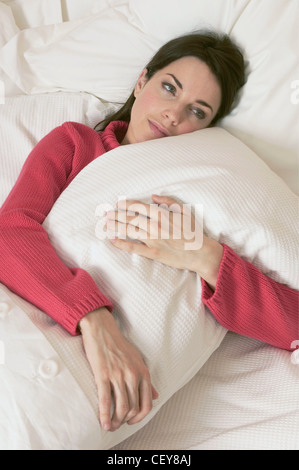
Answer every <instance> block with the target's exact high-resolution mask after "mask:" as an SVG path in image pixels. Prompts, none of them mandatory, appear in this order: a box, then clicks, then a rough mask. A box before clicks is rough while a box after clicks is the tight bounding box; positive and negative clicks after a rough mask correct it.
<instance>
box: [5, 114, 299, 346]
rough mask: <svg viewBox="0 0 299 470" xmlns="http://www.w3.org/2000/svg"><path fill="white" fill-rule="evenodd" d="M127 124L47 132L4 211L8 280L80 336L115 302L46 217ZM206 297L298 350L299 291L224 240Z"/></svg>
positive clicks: (239, 329)
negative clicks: (56, 237) (88, 321)
mask: <svg viewBox="0 0 299 470" xmlns="http://www.w3.org/2000/svg"><path fill="white" fill-rule="evenodd" d="M126 129H127V123H125V122H120V121H118V122H113V123H111V124H110V125H109V126H108V127H107V128H106V129H105V131H103V132H101V133H97V132H95V131H94V130H92V129H90V128H89V127H87V126H84V125H82V124H77V123H65V124H63V125H62V126H60V127H58V128H56V129H54V130H53V131H52V132H50V133H49V134H48V135H47V136H46V137H44V138H43V139H42V140H41V141H40V142H39V143H38V144H37V145H36V147H35V148H34V149H33V151H32V152H31V153H30V155H29V157H28V158H27V160H26V162H25V164H24V166H23V168H22V171H21V173H20V176H19V178H18V180H17V182H16V184H15V186H14V188H13V189H12V191H11V193H10V194H9V196H8V198H7V199H6V201H5V203H4V204H3V206H2V207H1V209H0V282H2V283H3V284H5V285H6V286H7V287H8V288H9V289H11V290H12V291H13V292H15V293H16V294H18V295H20V296H21V297H23V298H25V299H26V300H28V301H29V302H31V303H33V304H34V305H36V306H37V307H39V308H40V309H41V310H43V311H44V312H46V313H47V314H48V315H49V316H50V317H52V318H53V319H54V320H55V321H56V322H58V323H60V324H61V325H62V326H63V327H64V328H65V329H66V330H68V331H69V332H70V333H71V334H76V329H77V324H78V322H79V320H80V319H81V318H82V317H83V316H84V315H86V314H87V313H88V312H90V311H92V310H95V309H97V308H99V307H102V306H106V307H108V308H109V309H110V310H112V304H111V302H110V301H109V300H108V299H107V298H106V297H105V296H104V295H103V294H102V293H101V292H100V290H99V289H98V287H97V285H96V284H95V282H94V281H93V279H92V278H91V276H90V275H89V274H88V273H87V272H86V271H84V270H82V269H77V268H76V269H75V268H73V269H72V268H68V267H66V266H65V265H64V264H63V262H62V261H61V259H60V258H59V257H58V256H57V254H56V252H55V251H54V249H53V247H52V245H51V244H50V242H49V240H48V237H47V233H46V232H45V230H44V229H43V227H42V223H43V221H44V219H45V218H46V216H47V214H48V213H49V211H50V209H51V208H52V206H53V204H54V202H55V201H56V199H57V198H58V197H59V195H60V194H61V193H62V191H64V189H65V188H66V187H67V186H68V185H69V184H70V182H71V181H72V180H73V179H74V177H75V176H76V175H77V174H78V173H79V172H80V171H81V170H82V169H83V168H84V167H85V166H86V165H87V164H88V163H90V162H91V161H93V160H94V159H95V158H97V157H98V156H100V155H103V154H104V153H106V152H108V151H109V150H112V149H113V148H115V147H118V146H119V142H120V141H121V140H122V138H123V136H124V134H125V132H126ZM202 287H203V292H202V300H203V302H204V304H205V305H206V306H207V307H208V308H209V310H210V311H211V313H212V314H213V315H214V317H215V318H216V319H217V320H218V321H219V323H220V324H222V325H223V326H224V327H225V328H227V329H228V330H231V331H234V332H236V333H240V334H242V335H245V336H249V337H253V338H256V339H259V340H262V341H264V342H267V343H269V344H272V345H274V346H276V347H279V348H282V349H288V350H292V349H295V346H296V345H294V344H293V345H292V342H295V341H297V340H298V339H299V322H298V316H299V315H298V308H299V300H298V299H299V297H298V292H297V291H296V290H293V289H290V288H288V287H286V286H284V285H281V284H278V283H276V282H274V281H273V280H272V279H270V278H269V277H267V276H265V275H264V274H262V273H261V272H260V271H259V270H258V269H257V268H256V267H254V266H253V265H251V264H250V263H248V262H246V261H244V260H242V259H241V258H240V257H239V256H238V255H236V253H234V252H233V251H232V250H231V249H230V248H229V247H228V246H226V245H224V255H223V258H222V262H221V266H220V271H219V276H218V279H217V287H216V290H215V292H213V291H211V290H210V288H209V287H208V285H207V284H206V283H205V281H202Z"/></svg>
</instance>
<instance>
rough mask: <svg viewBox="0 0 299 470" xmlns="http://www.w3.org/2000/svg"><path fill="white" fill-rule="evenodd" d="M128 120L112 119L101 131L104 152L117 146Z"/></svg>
mask: <svg viewBox="0 0 299 470" xmlns="http://www.w3.org/2000/svg"><path fill="white" fill-rule="evenodd" d="M128 125H129V123H128V122H125V121H112V122H110V124H108V126H107V127H106V129H104V130H103V131H102V132H101V138H102V142H103V145H104V147H105V150H106V152H108V151H109V150H112V149H115V148H116V147H119V146H120V144H121V142H122V140H123V138H124V137H125V135H126V132H127V129H128Z"/></svg>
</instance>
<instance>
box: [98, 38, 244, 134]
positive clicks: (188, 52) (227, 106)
mask: <svg viewBox="0 0 299 470" xmlns="http://www.w3.org/2000/svg"><path fill="white" fill-rule="evenodd" d="M187 56H192V57H197V58H198V59H200V60H201V61H203V62H205V63H206V64H207V65H208V67H209V68H210V70H211V72H212V73H213V74H214V76H215V77H216V79H217V81H218V83H219V85H220V88H221V104H220V107H219V110H218V113H217V115H216V116H215V117H214V119H213V121H212V122H211V124H210V126H213V125H214V124H215V122H216V121H218V120H219V119H221V118H223V117H224V116H226V115H227V114H228V113H229V112H230V111H231V109H232V107H233V105H234V103H235V100H236V98H237V94H238V91H239V90H240V88H241V87H242V86H243V85H244V83H245V81H246V79H245V63H244V58H243V54H242V52H241V50H240V48H239V47H238V46H237V45H236V44H235V43H234V42H233V41H232V40H231V39H230V37H229V36H228V35H227V34H220V33H216V32H213V31H209V32H201V33H200V32H199V33H198V32H195V33H191V34H187V35H184V36H180V37H178V38H175V39H172V40H171V41H169V42H167V43H166V44H164V46H162V47H161V48H160V49H159V50H158V51H157V52H156V54H155V55H154V56H153V58H152V59H151V60H150V62H149V63H148V64H147V65H146V66H145V68H146V69H147V73H146V76H145V78H146V79H147V80H150V79H151V77H153V75H155V73H156V72H157V71H158V70H161V69H163V68H164V67H166V66H167V65H169V64H170V63H171V62H174V61H175V60H178V59H181V58H182V57H187ZM134 101H135V96H134V90H133V92H132V93H131V95H130V96H129V98H128V99H127V101H126V103H125V104H124V105H123V106H122V107H121V108H120V109H119V110H118V111H116V112H115V113H113V114H112V115H110V116H108V117H106V118H105V119H104V120H103V121H101V122H99V123H98V124H97V125H96V126H95V129H96V128H97V127H98V126H100V125H101V130H103V129H105V128H106V127H107V126H108V124H109V123H110V122H112V121H126V122H130V119H131V110H132V106H133V104H134Z"/></svg>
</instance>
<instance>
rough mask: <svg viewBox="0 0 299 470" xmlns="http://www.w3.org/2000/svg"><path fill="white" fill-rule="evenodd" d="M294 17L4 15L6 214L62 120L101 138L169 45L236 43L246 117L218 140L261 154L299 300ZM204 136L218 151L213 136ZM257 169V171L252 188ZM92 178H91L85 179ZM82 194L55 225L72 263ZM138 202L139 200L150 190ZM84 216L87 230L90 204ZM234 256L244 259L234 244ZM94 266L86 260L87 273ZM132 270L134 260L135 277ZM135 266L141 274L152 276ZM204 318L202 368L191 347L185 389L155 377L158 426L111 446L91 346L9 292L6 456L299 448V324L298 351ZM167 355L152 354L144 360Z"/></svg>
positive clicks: (52, 11) (235, 1)
mask: <svg viewBox="0 0 299 470" xmlns="http://www.w3.org/2000/svg"><path fill="white" fill-rule="evenodd" d="M298 19H299V4H298V2H297V0H288V2H286V1H285V0H213V1H212V2H211V1H210V0H209V1H208V0H186V1H185V2H183V3H182V2H180V1H179V0H163V2H161V1H160V0H151V2H147V1H145V0H86V1H85V2H80V1H79V0H52V1H51V2H49V1H47V0H39V2H36V1H34V0H26V1H25V0H6V1H2V2H0V122H1V126H0V168H1V171H0V203H1V204H2V203H3V201H4V200H5V198H6V196H7V195H8V193H9V191H10V189H11V188H12V186H13V184H14V182H15V181H16V179H17V176H18V174H19V172H20V170H21V167H22V165H23V163H24V161H25V159H26V157H27V155H28V154H29V152H30V150H31V149H32V148H33V147H34V145H35V144H36V143H37V142H38V141H39V140H40V139H41V138H42V137H43V136H44V135H46V134H47V133H48V132H49V131H50V130H52V129H53V128H54V127H56V126H58V125H60V124H62V123H64V122H66V121H74V122H80V123H83V124H85V125H87V126H90V127H92V128H93V127H94V126H95V125H96V124H97V123H98V122H99V121H100V120H101V119H102V118H103V117H104V116H106V115H107V114H108V113H110V112H111V111H113V110H115V109H118V107H119V105H120V103H122V102H123V101H124V100H125V99H126V97H127V96H128V94H130V90H131V89H132V87H133V86H134V83H135V80H136V77H137V76H138V73H139V72H140V71H141V70H142V68H143V67H144V65H145V63H146V62H147V61H148V60H149V58H150V57H151V56H152V54H153V53H154V52H155V50H156V49H157V48H158V47H159V46H160V45H162V44H163V43H164V42H166V41H167V40H169V39H171V38H172V37H175V36H178V35H180V34H183V33H185V32H188V31H192V30H197V29H203V28H213V29H216V30H221V31H225V32H226V33H228V34H229V35H230V36H231V37H232V38H233V39H235V40H237V41H238V43H239V44H240V45H241V47H242V48H243V50H244V52H245V58H246V60H247V62H248V80H247V83H246V85H245V87H244V89H243V90H242V94H241V96H240V100H239V102H238V104H237V106H236V108H235V109H234V110H233V112H232V113H231V114H230V115H229V116H227V117H226V118H225V119H223V120H222V121H221V122H220V123H219V125H218V126H217V129H215V131H212V132H216V133H217V134H213V136H214V135H216V136H217V138H219V139H220V140H221V139H222V135H225V136H227V138H228V139H229V142H228V144H227V145H228V146H229V145H230V142H231V141H232V142H234V145H235V146H236V147H235V153H240V152H241V153H242V152H244V154H246V155H247V153H248V155H249V156H251V155H256V161H257V163H256V164H257V165H260V166H258V168H259V169H260V170H258V171H260V172H261V174H262V173H263V172H265V174H267V177H268V175H270V176H269V178H270V179H271V191H272V192H271V193H270V192H269V193H266V192H265V196H264V197H269V195H270V197H271V198H272V202H273V204H272V206H269V207H271V211H272V212H270V209H269V208H268V209H269V210H268V211H267V210H266V208H265V207H264V211H265V214H264V216H265V220H267V221H268V220H269V223H270V224H271V223H272V222H271V221H272V220H274V219H275V217H276V218H277V220H278V218H279V220H280V221H283V222H282V223H281V225H284V229H281V226H280V230H279V234H275V230H273V233H272V232H271V233H272V235H273V236H274V237H275V236H276V235H277V236H281V238H280V239H279V240H278V242H277V243H281V245H280V246H281V249H282V250H283V249H284V245H286V243H285V241H284V240H285V239H288V240H289V239H290V235H289V234H291V236H293V235H294V242H293V245H292V246H291V252H288V253H287V255H286V256H288V257H289V258H288V260H289V262H288V269H289V268H290V273H291V274H290V282H291V283H292V287H295V288H298V264H297V260H298V256H299V255H298V241H297V240H298V238H296V236H297V237H298V222H299V212H298V194H299V173H298V168H299V167H298V157H299V141H298V128H299V122H298V109H299V108H298V106H299V67H298V56H299V43H298V34H297V24H298V21H297V20H298ZM108 46H109V47H108ZM200 132H201V131H200ZM203 132H204V131H203ZM202 136H203V137H202V139H207V140H208V139H209V138H210V137H209V136H210V134H207V133H206V134H204V133H203V134H202ZM231 139H232V140H231ZM162 140H164V139H162ZM239 145H240V146H241V147H239ZM243 145H244V147H242V146H243ZM245 146H246V149H245ZM138 151H139V148H138ZM216 151H218V152H219V150H217V149H216V147H215V152H216ZM158 153H159V152H158V151H157V154H158ZM112 158H114V159H115V161H116V162H118V161H119V158H121V157H120V156H119V155H118V154H117V153H115V154H114V155H113V157H112ZM178 158H179V157H178ZM254 158H255V157H253V159H254ZM158 164H159V162H158ZM242 168H243V167H242ZM242 168H241V170H240V181H242V177H243V176H242V171H243V170H244V168H243V170H242ZM246 168H247V167H246ZM255 168H257V167H252V169H251V170H250V171H251V173H250V172H249V173H250V174H252V175H254V171H255ZM108 170H109V168H108ZM108 170H107V171H108ZM91 173H93V171H89V173H88V171H86V172H85V173H84V174H83V176H82V178H84V177H85V178H87V177H88V175H89V177H90V176H91V175H90V174H91ZM243 173H244V171H243ZM249 173H248V174H249ZM248 174H247V175H246V177H248ZM256 177H257V178H258V176H257V175H256ZM186 180H187V181H188V175H187V176H186ZM267 181H268V180H267ZM130 184H132V185H134V181H133V180H132V181H131V183H130ZM157 184H158V183H157ZM159 184H161V185H162V184H163V181H161V182H160V183H159ZM169 184H172V185H174V184H175V183H174V182H173V181H171V182H170V183H169ZM240 184H241V183H240ZM78 185H79V183H77V186H78ZM269 185H270V183H269ZM94 187H95V188H96V185H95V186H94ZM265 187H267V185H266V184H265ZM269 187H270V186H269ZM273 187H274V188H277V193H278V194H279V196H278V195H275V193H274V192H273ZM180 189H181V190H182V191H183V188H180ZM75 190H76V187H75V186H74V187H73V189H71V190H70V191H69V192H67V193H66V195H65V198H64V199H62V202H60V203H59V204H60V206H59V205H58V206H57V208H56V211H54V214H53V216H51V217H53V218H52V221H53V225H55V226H56V227H57V226H58V225H59V224H60V225H59V228H60V230H59V233H58V231H57V230H56V232H55V230H53V231H52V232H51V217H50V219H49V222H48V224H49V227H50V228H49V230H50V232H49V233H51V236H52V237H53V241H54V243H57V244H56V248H57V250H58V251H59V250H60V252H61V256H62V257H63V256H66V261H67V260H68V258H67V257H68V256H72V255H73V254H72V251H76V250H77V253H79V251H80V250H79V249H78V248H76V246H77V247H78V246H79V245H78V244H77V245H76V243H77V241H76V240H78V239H77V238H75V236H74V239H73V243H72V244H67V243H65V242H63V235H64V237H65V239H69V236H70V233H71V232H70V228H69V227H70V225H71V222H72V220H73V219H74V217H73V218H72V217H71V215H70V216H69V222H70V224H67V223H66V221H65V217H64V212H63V211H62V209H61V207H62V205H63V204H66V203H67V202H70V201H72V200H73V195H74V192H72V191H75ZM108 190H109V188H107V191H108ZM136 191H137V193H138V194H139V195H140V194H141V193H142V188H141V187H136ZM240 191H241V190H240ZM265 191H266V190H265ZM269 191H270V189H269ZM109 194H110V193H109V192H107V200H108V199H109V197H110V196H109ZM111 197H112V196H111ZM284 197H285V199H284ZM224 199H225V198H224ZM285 201H291V202H290V204H291V205H292V208H293V209H295V216H294V217H293V216H292V219H293V220H292V222H291V225H292V227H291V229H290V231H289V232H288V227H287V225H288V223H289V222H288V221H286V222H284V221H285V219H283V217H287V216H288V214H289V213H290V214H291V212H288V211H289V209H287V207H286V205H288V207H289V204H288V203H287V202H285ZM89 202H90V201H89V200H88V201H87V203H89ZM222 203H223V201H222ZM278 207H280V212H279V211H278ZM281 207H285V211H283V210H281ZM75 209H76V210H78V211H80V210H81V209H80V207H79V208H78V207H75V208H73V209H72V210H73V211H74V210H75ZM259 210H260V211H262V210H263V208H260V209H259ZM82 211H83V212H82V217H79V219H80V220H81V221H82V220H83V219H84V207H83V206H82ZM266 212H267V213H266ZM283 212H285V213H284V214H283ZM70 214H71V212H70ZM73 214H75V212H73ZM79 214H81V213H80V212H79ZM280 214H281V215H280ZM262 215H263V214H262ZM290 217H291V216H290ZM71 219H72V220H71ZM53 225H52V226H53ZM274 226H275V224H274ZM248 230H249V229H248ZM265 230H266V229H265ZM72 234H73V232H72ZM272 235H271V236H272ZM248 236H249V235H248ZM266 236H268V235H267V234H266ZM55 237H56V238H55ZM58 239H59V240H58ZM275 240H276V238H275ZM81 242H82V240H81V241H80V243H81ZM82 243H83V242H82ZM233 243H235V244H236V246H237V245H238V240H237V239H235V240H233ZM270 245H271V239H269V246H267V247H266V248H265V251H266V252H267V256H268V257H269V258H270V261H271V256H272V255H273V252H272V251H271V249H270V248H271V247H270ZM80 246H81V245H80ZM288 249H289V248H288ZM282 252H283V253H284V251H282ZM84 256H85V255H84ZM124 259H126V260H127V258H124ZM85 260H86V257H81V258H80V256H79V255H78V257H77V258H76V262H78V264H80V263H81V262H83V261H84V262H85ZM136 263H140V262H139V261H138V262H137V261H136ZM129 267H130V266H129V265H126V262H125V261H124V266H123V269H124V271H125V270H126V269H127V270H129ZM131 267H132V266H131ZM133 267H134V266H133ZM137 267H138V269H143V267H142V265H141V264H140V265H139V264H138V265H137ZM273 269H274V268H273ZM277 270H278V275H280V272H279V269H278V268H277ZM283 275H284V273H283ZM95 277H96V273H95ZM168 279H170V282H169V284H171V285H166V286H165V289H170V290H169V292H170V293H171V292H175V291H176V290H177V286H178V285H179V284H178V279H177V277H176V274H174V273H170V272H168ZM279 279H280V278H279ZM283 279H284V278H283ZM287 281H288V278H287ZM287 281H286V282H287ZM122 282H125V281H122ZM179 282H181V278H180V281H179ZM112 284H113V283H112ZM296 284H297V286H296ZM180 285H181V284H180ZM188 285H189V284H188ZM106 288H107V289H109V286H108V285H107V287H106ZM196 288H197V287H196V284H194V289H196ZM111 289H112V288H111ZM171 289H172V290H171ZM109 292H110V291H109ZM113 292H114V291H113V290H111V292H110V294H111V295H112V296H113ZM162 292H163V291H162ZM160 295H161V297H162V296H163V293H161V294H160ZM157 297H159V296H157ZM188 299H189V298H188ZM188 299H187V300H188ZM181 300H182V297H180V298H179V300H178V302H179V301H181ZM183 300H184V301H185V302H186V299H183ZM187 303H188V302H187ZM120 306H122V304H121V305H120ZM195 307H196V305H195ZM144 308H146V304H145V306H144ZM161 308H163V306H162V307H161ZM174 308H175V307H174ZM298 313H299V312H298ZM203 315H205V313H203ZM194 318H195V317H194ZM203 318H204V319H205V320H206V317H205V316H204V317H203ZM129 320H130V321H131V319H129ZM132 321H133V320H132ZM178 321H181V322H183V321H184V317H182V318H181V317H179V318H178ZM196 321H197V320H194V322H195V323H194V325H195V327H196V328H198V331H201V329H203V331H204V333H205V335H204V337H202V343H203V344H205V345H206V347H205V350H204V351H203V350H202V348H201V346H199V347H200V348H201V349H200V352H201V355H200V360H196V359H195V357H193V356H192V354H189V353H190V345H191V346H192V345H194V344H195V343H196V339H195V338H194V337H191V336H188V338H187V340H186V343H188V342H189V343H188V344H189V346H188V347H189V349H188V347H187V346H186V347H185V346H184V348H185V349H184V350H183V351H180V354H179V355H180V358H179V359H180V361H181V362H180V363H178V364H179V365H177V367H176V369H175V371H176V372H177V376H172V379H173V381H171V377H170V374H169V376H167V379H166V380H167V381H168V383H167V384H166V385H167V386H166V385H165V389H164V388H163V385H162V384H163V377H161V376H162V375H163V374H162V372H163V369H161V370H159V371H156V372H157V380H161V387H162V389H163V390H162V392H163V393H162V394H161V396H162V398H163V399H161V400H160V401H159V403H158V404H157V405H156V406H155V407H154V408H155V409H154V410H153V413H152V414H150V415H149V417H148V418H147V419H146V420H144V422H142V423H139V424H138V425H135V426H131V427H128V426H124V427H123V428H122V429H121V430H119V431H117V432H115V433H106V432H103V431H102V430H101V429H100V426H99V423H98V420H97V409H96V391H95V385H94V383H93V377H92V374H91V371H90V370H89V367H88V364H87V361H86V359H85V356H84V352H83V347H82V343H81V338H80V336H77V337H73V336H71V335H69V334H68V333H67V332H65V331H64V330H63V329H62V328H61V327H60V326H59V325H57V324H55V323H54V322H53V321H52V320H51V319H49V317H47V316H46V315H45V314H44V313H43V312H41V311H40V310H39V309H38V308H37V307H35V306H34V305H32V304H29V303H28V302H26V300H24V299H22V298H20V297H18V296H17V295H16V294H14V293H13V292H11V291H9V289H8V288H7V287H6V286H4V285H1V289H0V322H1V328H0V374H1V388H0V403H1V405H0V417H1V418H0V448H1V450H104V449H105V450H108V449H109V450H111V451H120V450H145V449H147V450H166V449H168V450H189V451H191V450H243V449H244V450H245V449H248V450H298V449H299V435H298V429H299V395H298V388H299V355H298V351H297V349H296V348H298V347H299V323H298V340H296V341H294V344H292V345H290V348H292V349H295V350H294V351H293V352H292V353H291V352H289V351H286V350H280V349H276V348H274V347H272V346H270V345H267V344H265V343H262V342H260V341H258V340H255V339H251V338H246V337H243V336H240V335H237V334H235V333H232V332H228V331H225V330H224V329H223V328H222V327H221V328H220V327H219V325H217V324H215V322H213V321H212V320H211V319H209V320H206V321H205V323H204V326H203V323H198V324H197V323H196ZM123 327H124V328H125V327H126V325H125V324H124V325H123ZM137 327H139V330H138V329H137V330H136V331H137V332H138V331H139V332H140V334H141V333H142V328H140V325H137ZM148 328H149V329H150V328H151V324H150V323H149V324H148ZM173 331H175V330H173ZM196 331H197V330H196ZM191 333H192V332H188V334H190V335H191ZM173 334H174V335H175V333H173ZM141 336H142V335H141ZM190 338H191V339H190ZM137 340H138V338H136V341H137ZM157 341H160V338H157ZM163 341H164V340H163ZM167 341H169V340H167ZM170 342H171V340H170ZM149 343H150V341H149ZM156 346H157V345H154V346H153V345H152V344H149V346H148V347H149V349H148V354H149V355H150V354H151V351H152V350H151V349H150V348H153V347H156ZM16 351H17V354H16ZM161 351H162V350H161ZM161 351H160V354H162V356H161V357H162V358H163V351H162V352H161ZM188 351H189V353H188V355H187V352H188ZM161 357H160V358H159V356H158V357H157V358H156V361H157V360H159V359H161ZM172 359H173V358H172ZM177 361H178V360H177ZM155 364H156V363H154V362H153V366H154V365H155ZM165 364H166V366H168V363H167V362H166V363H165ZM164 378H165V376H164Z"/></svg>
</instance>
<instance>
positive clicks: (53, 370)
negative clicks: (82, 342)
mask: <svg viewBox="0 0 299 470" xmlns="http://www.w3.org/2000/svg"><path fill="white" fill-rule="evenodd" d="M58 371H59V365H58V363H57V362H56V361H54V360H53V359H47V360H44V361H42V362H41V363H40V365H39V368H38V373H39V375H40V376H41V377H42V378H43V379H52V378H53V377H55V376H56V375H57V374H58Z"/></svg>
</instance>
